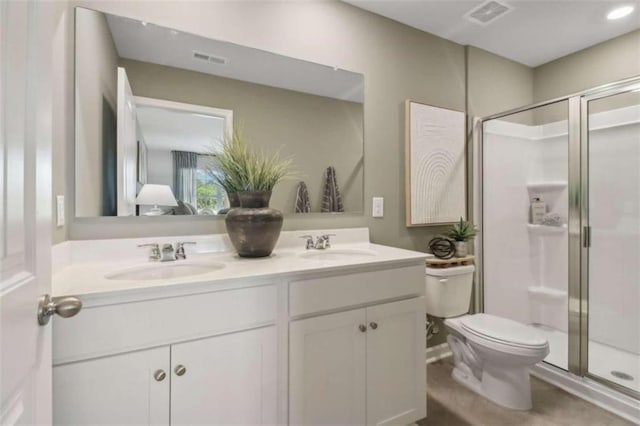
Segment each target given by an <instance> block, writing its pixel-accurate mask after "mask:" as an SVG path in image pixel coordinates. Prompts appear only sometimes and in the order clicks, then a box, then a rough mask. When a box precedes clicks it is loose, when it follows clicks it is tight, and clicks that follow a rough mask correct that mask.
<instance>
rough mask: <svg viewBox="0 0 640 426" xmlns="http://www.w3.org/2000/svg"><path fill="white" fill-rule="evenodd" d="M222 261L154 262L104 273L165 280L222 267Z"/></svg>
mask: <svg viewBox="0 0 640 426" xmlns="http://www.w3.org/2000/svg"><path fill="white" fill-rule="evenodd" d="M224 267H225V265H224V264H223V263H217V262H210V263H204V262H203V263H180V261H176V262H172V263H154V264H150V265H143V266H136V267H133V268H127V269H122V270H119V271H116V272H112V273H110V274H107V275H105V278H107V279H108V280H139V281H149V280H167V279H171V278H185V277H192V276H195V275H203V274H208V273H209V272H213V271H217V270H220V269H222V268H224Z"/></svg>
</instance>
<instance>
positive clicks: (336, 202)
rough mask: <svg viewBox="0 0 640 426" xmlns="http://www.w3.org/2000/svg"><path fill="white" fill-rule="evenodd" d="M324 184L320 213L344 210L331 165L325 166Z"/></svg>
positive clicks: (334, 172)
mask: <svg viewBox="0 0 640 426" xmlns="http://www.w3.org/2000/svg"><path fill="white" fill-rule="evenodd" d="M324 178H325V184H324V185H325V186H324V197H323V198H322V210H321V212H322V213H333V212H344V206H343V205H342V196H341V195H340V189H338V179H337V178H336V169H335V168H334V167H333V166H329V167H327V170H326V171H325V172H324Z"/></svg>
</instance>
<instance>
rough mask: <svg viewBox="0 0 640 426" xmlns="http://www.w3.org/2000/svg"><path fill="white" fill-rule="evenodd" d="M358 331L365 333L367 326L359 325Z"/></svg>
mask: <svg viewBox="0 0 640 426" xmlns="http://www.w3.org/2000/svg"><path fill="white" fill-rule="evenodd" d="M358 330H360V331H362V332H363V333H364V332H365V331H367V326H366V325H364V324H360V325H359V326H358Z"/></svg>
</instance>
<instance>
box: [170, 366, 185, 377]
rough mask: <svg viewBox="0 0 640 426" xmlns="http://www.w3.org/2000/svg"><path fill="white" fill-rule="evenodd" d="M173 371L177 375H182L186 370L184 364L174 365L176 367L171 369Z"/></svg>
mask: <svg viewBox="0 0 640 426" xmlns="http://www.w3.org/2000/svg"><path fill="white" fill-rule="evenodd" d="M173 372H174V373H176V374H177V375H178V376H184V373H186V372H187V367H185V366H184V365H176V368H174V369H173Z"/></svg>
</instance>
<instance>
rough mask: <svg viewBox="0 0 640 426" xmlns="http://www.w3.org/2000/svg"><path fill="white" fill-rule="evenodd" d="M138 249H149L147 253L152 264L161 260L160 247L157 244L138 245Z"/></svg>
mask: <svg viewBox="0 0 640 426" xmlns="http://www.w3.org/2000/svg"><path fill="white" fill-rule="evenodd" d="M138 247H151V251H150V252H149V260H150V261H152V262H157V261H158V260H160V259H161V258H162V255H161V254H160V246H159V245H158V243H149V244H139V245H138Z"/></svg>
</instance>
